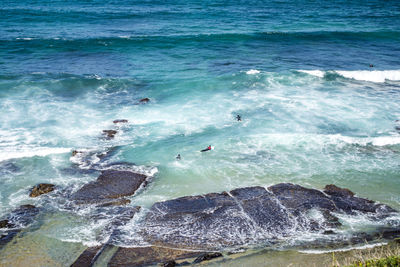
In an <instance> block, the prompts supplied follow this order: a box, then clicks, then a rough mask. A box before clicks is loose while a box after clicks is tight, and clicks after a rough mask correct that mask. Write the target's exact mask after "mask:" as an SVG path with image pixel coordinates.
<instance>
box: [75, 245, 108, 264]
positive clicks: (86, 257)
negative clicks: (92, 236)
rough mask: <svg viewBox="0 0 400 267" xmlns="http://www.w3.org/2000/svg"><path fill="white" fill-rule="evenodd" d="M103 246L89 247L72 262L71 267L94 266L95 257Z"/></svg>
mask: <svg viewBox="0 0 400 267" xmlns="http://www.w3.org/2000/svg"><path fill="white" fill-rule="evenodd" d="M101 248H102V246H97V247H89V248H87V249H86V250H85V251H84V252H83V253H82V254H81V255H80V256H79V257H78V258H77V259H76V261H75V262H74V263H72V264H71V267H84V266H92V264H93V263H94V259H95V258H96V255H97V254H98V253H99V252H100V250H101Z"/></svg>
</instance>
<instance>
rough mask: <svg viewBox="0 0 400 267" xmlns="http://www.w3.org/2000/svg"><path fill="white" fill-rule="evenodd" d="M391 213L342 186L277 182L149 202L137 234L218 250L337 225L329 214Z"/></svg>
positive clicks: (178, 245)
mask: <svg viewBox="0 0 400 267" xmlns="http://www.w3.org/2000/svg"><path fill="white" fill-rule="evenodd" d="M327 193H329V194H330V195H329V194H327ZM393 212H396V211H395V210H394V209H392V208H390V207H389V206H386V205H383V204H378V203H375V202H374V201H371V200H367V199H363V198H359V197H355V196H354V194H353V193H352V192H351V191H350V190H347V189H343V188H338V187H332V186H327V187H326V193H325V194H324V193H323V192H322V191H319V190H316V189H309V188H305V187H302V186H299V185H294V184H290V183H282V184H277V185H273V186H270V187H268V190H266V189H265V188H263V187H247V188H239V189H235V190H232V191H230V192H221V193H210V194H205V195H200V196H187V197H181V198H177V199H172V200H167V201H164V202H158V203H155V204H154V205H153V206H152V207H151V208H150V211H149V212H148V213H147V214H146V217H145V218H144V220H143V222H142V223H143V226H142V227H143V230H142V232H141V234H142V235H143V237H144V238H145V240H146V241H147V242H149V243H150V244H155V245H159V246H168V247H174V248H190V249H204V250H217V251H218V250H220V249H224V248H228V247H237V246H242V245H252V244H254V245H257V244H260V243H263V244H273V243H274V242H276V241H277V240H280V239H282V238H288V237H290V236H295V235H296V234H298V233H305V232H310V233H313V232H321V233H322V232H324V231H327V230H334V229H336V228H338V227H340V225H341V223H340V221H339V219H338V217H336V215H334V214H346V215H354V214H360V213H362V214H365V216H368V218H370V219H371V220H378V219H382V218H385V217H388V216H390V214H391V213H393Z"/></svg>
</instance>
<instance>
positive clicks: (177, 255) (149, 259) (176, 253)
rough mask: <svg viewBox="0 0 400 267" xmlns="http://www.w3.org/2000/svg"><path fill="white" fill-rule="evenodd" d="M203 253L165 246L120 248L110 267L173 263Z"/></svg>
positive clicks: (109, 264)
mask: <svg viewBox="0 0 400 267" xmlns="http://www.w3.org/2000/svg"><path fill="white" fill-rule="evenodd" d="M201 254H203V253H202V252H194V251H186V250H179V249H171V248H165V247H156V246H149V247H138V248H122V247H120V248H118V250H117V252H116V253H115V254H114V256H113V257H112V259H111V260H110V262H109V263H108V266H109V267H122V266H132V267H133V266H148V265H155V264H165V263H169V265H166V266H175V265H171V264H172V261H174V262H175V261H177V260H179V259H187V258H195V257H198V256H199V255H201ZM175 264H176V263H175Z"/></svg>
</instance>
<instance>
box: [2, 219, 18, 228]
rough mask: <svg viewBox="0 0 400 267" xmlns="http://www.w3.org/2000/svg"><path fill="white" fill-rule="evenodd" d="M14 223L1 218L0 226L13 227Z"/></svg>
mask: <svg viewBox="0 0 400 267" xmlns="http://www.w3.org/2000/svg"><path fill="white" fill-rule="evenodd" d="M14 227H15V225H13V224H12V223H10V221H9V220H2V221H0V228H14Z"/></svg>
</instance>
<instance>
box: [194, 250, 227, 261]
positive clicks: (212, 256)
mask: <svg viewBox="0 0 400 267" xmlns="http://www.w3.org/2000/svg"><path fill="white" fill-rule="evenodd" d="M219 257H222V254H221V253H219V252H214V253H206V254H203V255H201V256H199V257H197V258H196V259H195V260H194V262H193V263H200V262H202V261H209V260H212V259H215V258H219Z"/></svg>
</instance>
